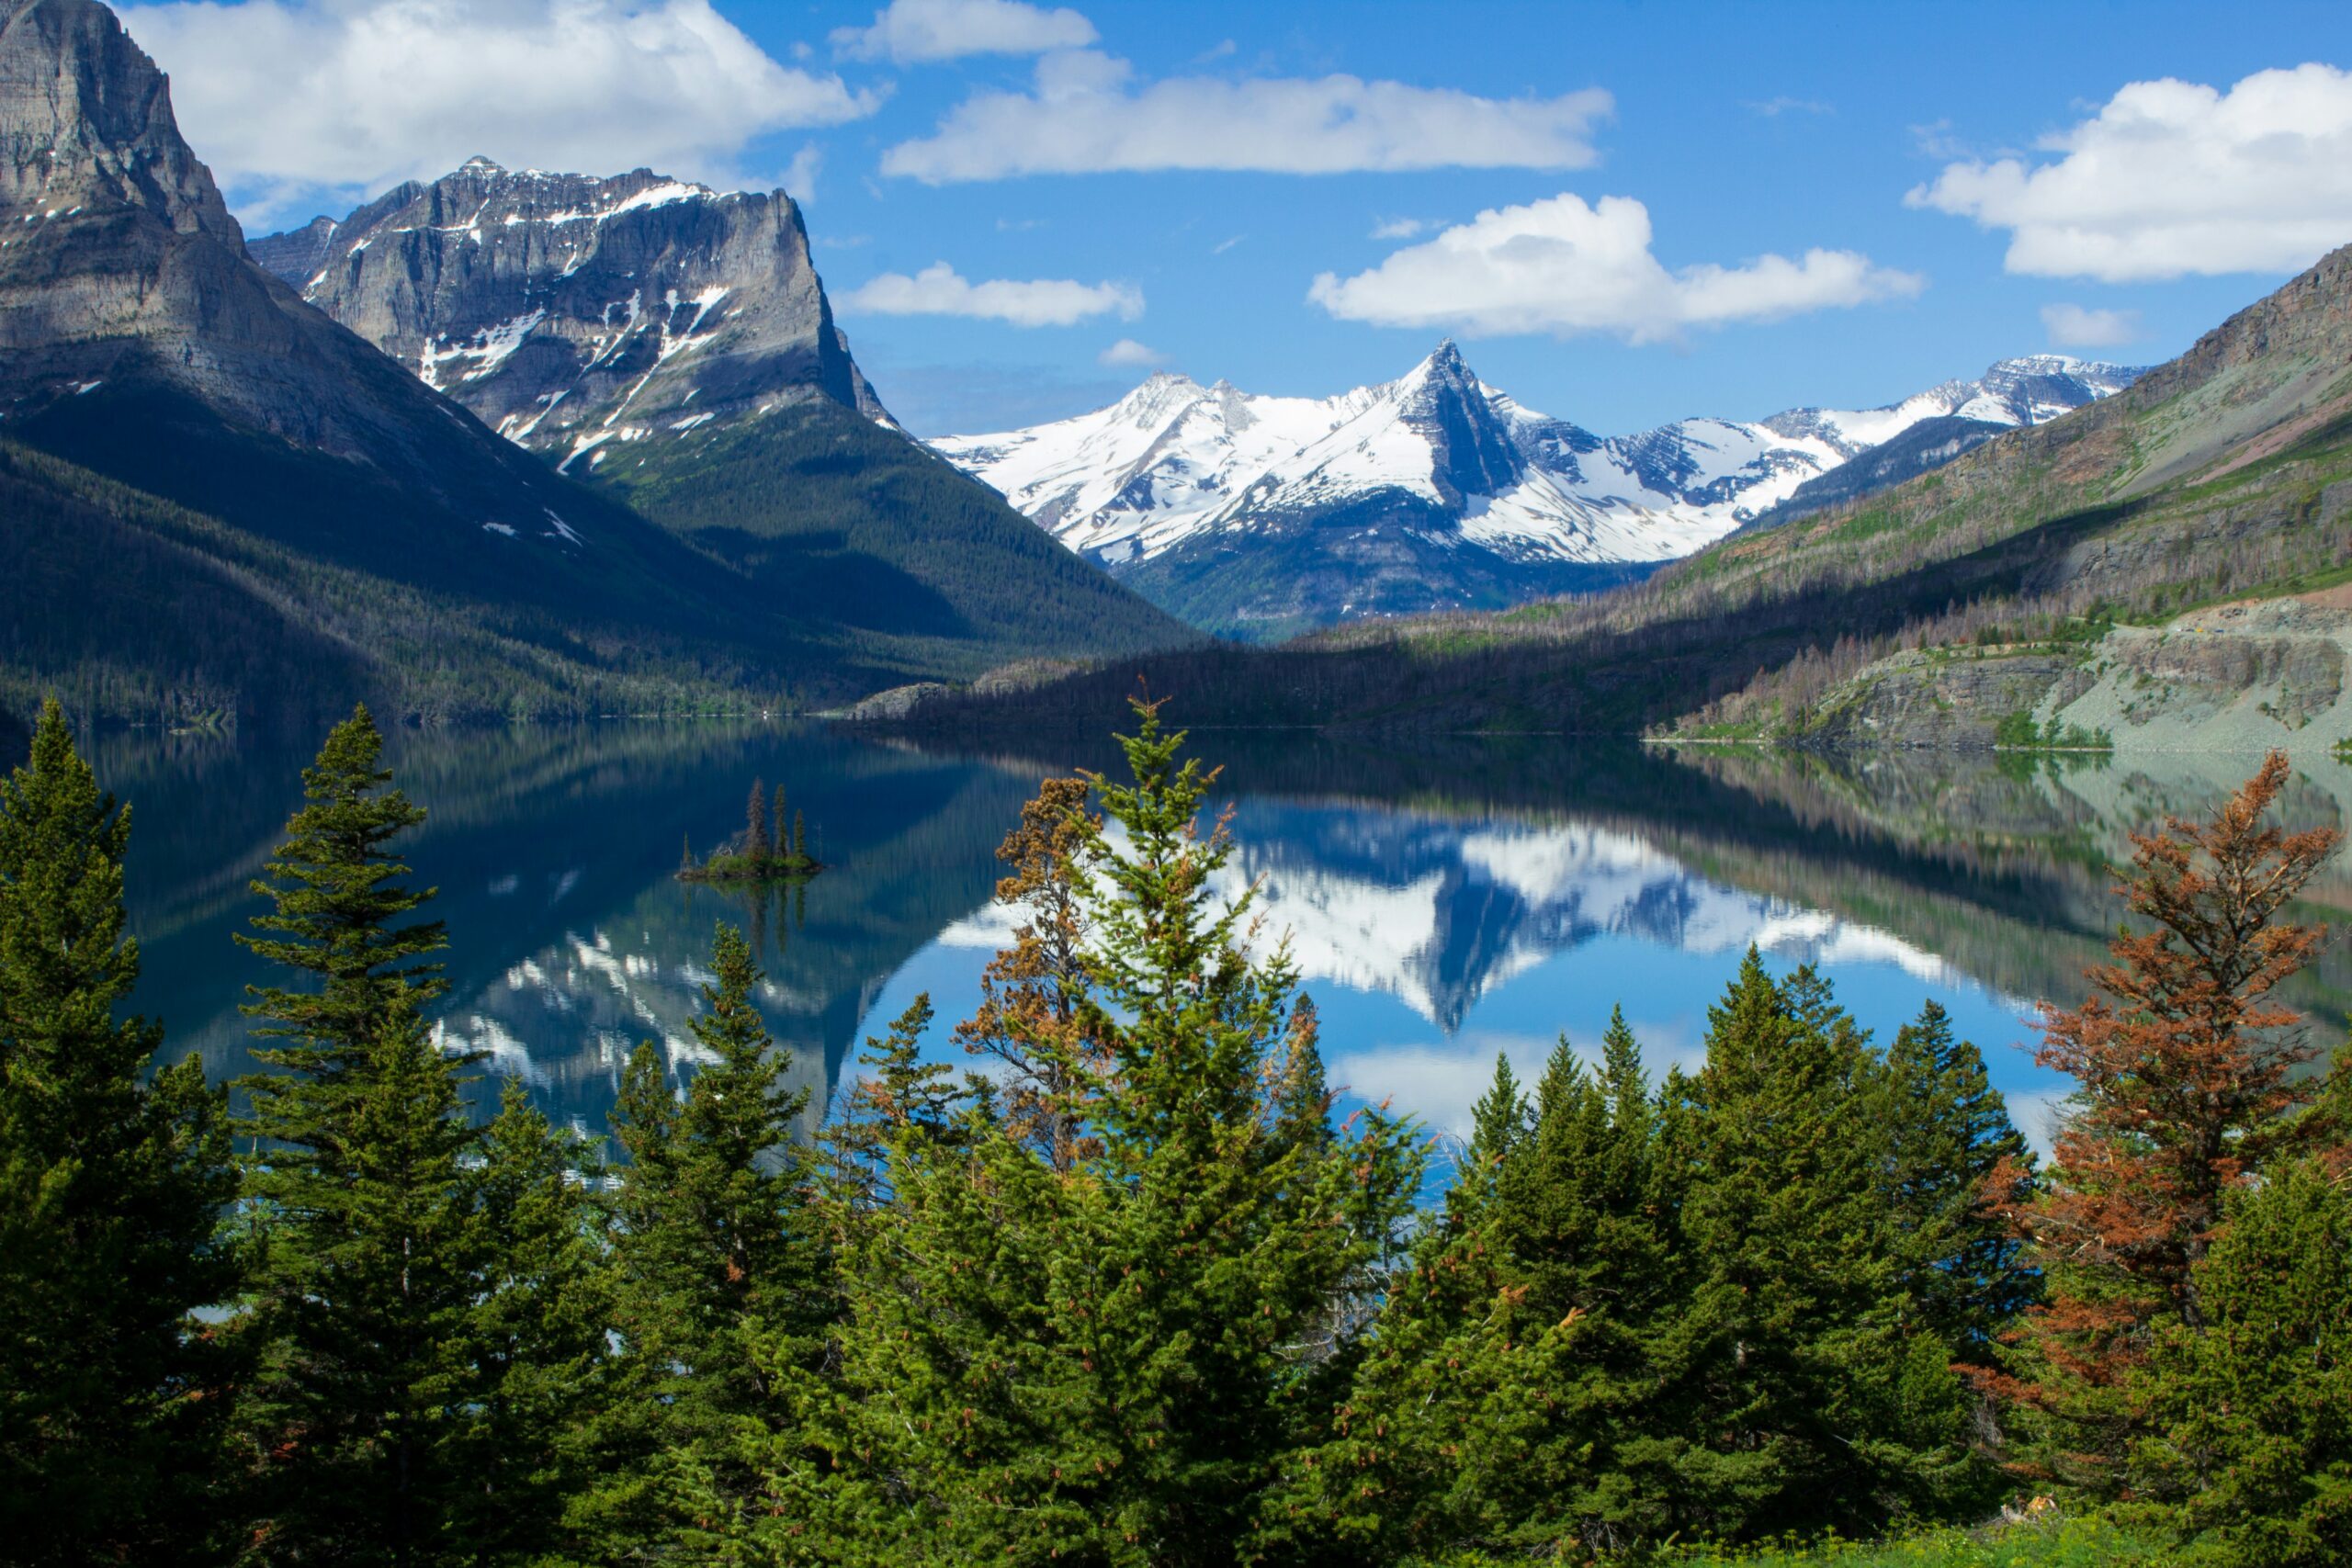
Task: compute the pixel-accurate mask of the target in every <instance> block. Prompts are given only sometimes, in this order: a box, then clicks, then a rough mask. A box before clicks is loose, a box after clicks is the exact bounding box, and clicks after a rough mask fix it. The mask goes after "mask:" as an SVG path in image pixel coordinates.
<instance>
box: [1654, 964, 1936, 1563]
mask: <svg viewBox="0 0 2352 1568" xmlns="http://www.w3.org/2000/svg"><path fill="white" fill-rule="evenodd" d="M1870 1071H1871V1063H1870V1057H1869V1052H1868V1046H1867V1042H1866V1041H1864V1040H1863V1038H1862V1037H1861V1035H1860V1032H1859V1031H1858V1030H1857V1029H1855V1027H1854V1026H1853V1023H1852V1021H1851V1020H1850V1019H1849V1018H1848V1017H1847V1016H1846V1015H1845V1014H1844V1013H1843V1012H1842V1011H1840V1010H1838V1009H1837V1008H1836V1007H1835V1005H1834V1003H1833V1002H1832V1001H1831V999H1830V998H1829V996H1828V993H1827V989H1826V986H1825V985H1824V984H1823V983H1822V982H1821V981H1820V980H1819V978H1818V977H1817V976H1815V975H1814V974H1812V972H1811V971H1809V970H1803V969H1801V970H1799V971H1797V972H1796V973H1795V974H1794V975H1792V976H1790V977H1789V979H1788V981H1787V982H1786V983H1785V984H1776V983H1775V982H1774V981H1773V980H1772V978H1771V976H1769V975H1768V974H1766V973H1765V971H1764V968H1763V965H1762V963H1761V962H1760V960H1759V959H1758V955H1757V953H1755V952H1754V951H1753V950H1752V949H1751V950H1750V952H1749V953H1748V954H1747V959H1746V960H1745V961H1744V962H1743V964H1741V966H1740V972H1739V974H1738V976H1737V977H1736V979H1735V980H1734V981H1733V982H1732V984H1731V986H1730V987H1729V989H1728V991H1727V992H1726V994H1725V996H1724V999H1723V1001H1722V1002H1721V1003H1719V1004H1718V1005H1717V1006H1715V1007H1714V1008H1713V1009H1712V1010H1710V1012H1709V1014H1708V1032H1707V1062H1706V1066H1705V1067H1704V1069H1703V1070H1702V1072H1701V1073H1700V1074H1699V1076H1698V1078H1697V1080H1696V1082H1695V1084H1694V1085H1693V1086H1692V1087H1693V1089H1694V1091H1695V1095H1696V1099H1697V1101H1698V1105H1699V1109H1700V1118H1699V1122H1698V1124H1697V1127H1696V1129H1695V1131H1696V1134H1697V1137H1696V1146H1695V1148H1694V1150H1693V1154H1694V1156H1695V1169H1694V1170H1693V1172H1692V1174H1691V1180H1690V1186H1689V1189H1688V1191H1687V1193H1686V1195H1685V1196H1684V1198H1683V1200H1682V1223H1681V1235H1682V1236H1683V1238H1684V1244H1685V1246H1686V1247H1689V1248H1690V1250H1691V1255H1692V1257H1693V1260H1694V1267H1695V1269H1696V1270H1697V1276H1698V1277H1697V1279H1696V1280H1695V1281H1694V1284H1693V1289H1692V1292H1691V1299H1690V1302H1689V1304H1688V1306H1687V1308H1686V1309H1685V1313H1686V1315H1685V1316H1684V1317H1683V1320H1682V1321H1681V1322H1680V1323H1679V1324H1677V1325H1674V1326H1673V1327H1672V1328H1671V1329H1670V1330H1669V1331H1668V1334H1667V1335H1666V1336H1664V1337H1663V1341H1662V1348H1661V1351H1660V1354H1661V1356H1662V1357H1663V1358H1664V1359H1665V1361H1666V1363H1667V1369H1668V1371H1669V1373H1670V1375H1671V1377H1672V1379H1673V1382H1672V1384H1671V1392H1670V1393H1668V1395H1667V1396H1666V1397H1665V1398H1663V1399H1661V1401H1660V1402H1659V1403H1658V1404H1657V1405H1656V1406H1655V1407H1654V1408H1655V1409H1656V1410H1657V1412H1658V1413H1659V1414H1660V1415H1661V1416H1664V1417H1665V1418H1666V1420H1667V1421H1668V1424H1669V1425H1668V1427H1667V1428H1666V1429H1667V1430H1668V1431H1669V1432H1679V1433H1680V1434H1683V1435H1684V1436H1682V1437H1680V1438H1674V1437H1668V1438H1664V1439H1663V1440H1661V1442H1660V1443H1659V1444H1658V1445H1657V1448H1656V1450H1655V1458H1656V1460H1657V1462H1659V1463H1660V1464H1662V1465H1666V1466H1669V1467H1670V1468H1671V1470H1672V1472H1674V1475H1675V1482H1674V1487H1675V1491H1676V1493H1677V1498H1676V1506H1678V1508H1679V1509H1680V1510H1681V1511H1682V1517H1681V1526H1682V1529H1684V1531H1685V1533H1687V1534H1691V1535H1697V1536H1702V1537H1703V1536H1719V1537H1731V1536H1754V1535H1758V1534H1769V1533H1773V1532H1777V1531H1780V1530H1782V1529H1799V1530H1810V1529H1821V1528H1824V1527H1826V1526H1831V1525H1836V1526H1838V1527H1840V1528H1843V1529H1871V1528H1875V1527H1877V1526H1879V1525H1881V1524H1883V1522H1884V1521H1885V1520H1886V1519H1887V1518H1888V1517H1891V1516H1893V1515H1894V1514H1896V1513H1898V1512H1901V1511H1904V1510H1905V1509H1906V1508H1918V1507H1923V1506H1936V1505H1938V1504H1939V1503H1941V1502H1943V1501H1944V1500H1945V1499H1946V1498H1947V1497H1948V1495H1949V1494H1950V1492H1951V1489H1952V1488H1954V1487H1956V1486H1958V1485H1960V1484H1962V1483H1963V1482H1965V1481H1966V1480H1967V1479H1969V1477H1970V1474H1971V1472H1970V1469H1969V1465H1968V1461H1967V1459H1966V1453H1965V1450H1964V1448H1963V1446H1962V1442H1961V1438H1962V1393H1961V1389H1960V1386H1959V1384H1958V1382H1957V1380H1956V1379H1955V1378H1954V1377H1953V1375H1952V1374H1951V1371H1950V1367H1949V1362H1950V1352H1949V1350H1948V1348H1947V1347H1946V1346H1945V1345H1944V1344H1943V1343H1942V1341H1941V1340H1940V1339H1939V1338H1937V1337H1934V1336H1931V1335H1928V1334H1925V1333H1921V1332H1914V1331H1912V1330H1910V1329H1908V1328H1907V1327H1906V1318H1907V1317H1908V1315H1909V1314H1908V1313H1907V1312H1906V1309H1905V1303H1904V1301H1903V1298H1902V1296H1901V1292H1900V1280H1901V1269H1900V1262H1899V1259H1898V1258H1897V1256H1896V1251H1895V1247H1894V1240H1893V1237H1892V1235H1891V1234H1890V1227H1889V1225H1888V1224H1887V1216H1886V1214H1885V1213H1884V1212H1883V1206H1882V1204H1881V1202H1880V1199H1879V1190H1878V1186H1877V1180H1876V1178H1877V1174H1878V1172H1877V1166H1878V1164H1879V1156H1878V1154H1877V1151H1876V1149H1875V1147H1874V1146H1873V1145H1874V1139H1873V1137H1872V1136H1871V1133H1870V1131H1869V1121H1868V1094H1867V1090H1868V1089H1869V1087H1870V1085H1869V1081H1868V1080H1869V1074H1870ZM1864 1439H1867V1440H1864Z"/></svg>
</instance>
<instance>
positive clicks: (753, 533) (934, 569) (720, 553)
mask: <svg viewBox="0 0 2352 1568" xmlns="http://www.w3.org/2000/svg"><path fill="white" fill-rule="evenodd" d="M594 482H595V484H596V485H597V487H598V488H599V489H601V490H603V491H606V492H607V493H610V494H613V495H616V496H617V497H619V498H620V499H622V500H624V501H626V502H628V504H629V505H631V506H632V507H634V508H635V509H636V510H637V511H638V512H639V513H641V514H643V515H644V516H647V517H650V518H651V519H653V520H654V521H655V522H657V523H660V524H662V525H663V526H665V527H667V528H670V529H672V530H673V531H674V532H675V533H677V534H678V535H679V536H682V537H684V538H685V539H687V540H688V541H690V542H691V543H693V544H694V545H695V546H696V547H699V548H701V549H703V550H706V551H707V552H709V553H710V554H711V555H713V556H715V557H717V558H719V559H721V560H723V561H725V562H726V563H727V564H728V565H729V566H731V567H733V568H734V569H735V570H738V571H740V572H741V573H742V574H743V575H744V576H745V577H747V578H748V579H749V580H750V581H751V582H752V587H753V591H754V592H756V593H757V594H758V595H759V597H760V600H761V602H762V603H763V604H765V605H766V606H767V607H769V608H770V609H771V610H772V611H774V612H775V613H776V614H778V615H783V616H785V617H786V618H787V619H788V620H790V621H791V622H793V623H795V624H797V625H805V626H811V627H824V628H827V629H829V630H831V631H833V632H834V633H835V635H838V636H842V637H849V638H852V639H854V640H856V641H857V642H858V643H859V645H860V646H864V647H869V648H871V649H874V650H875V651H876V655H877V662H879V661H880V660H881V659H884V658H887V659H888V660H891V661H894V662H896V663H898V664H899V666H901V667H903V668H908V669H918V670H923V671H930V672H935V673H937V674H939V675H944V676H955V677H962V678H968V677H970V676H973V675H977V674H978V673H979V672H980V671H983V670H986V669H988V668H989V667H990V666H992V665H995V664H1001V663H1003V662H1006V661H1008V660H1013V659H1019V658H1028V657H1045V658H1057V657H1058V658H1071V657H1082V656H1087V655H1103V654H1132V653H1139V652H1144V651H1148V650H1150V649H1165V648H1169V647H1172V646H1177V645H1181V644H1184V643H1191V642H1196V641H1198V640H1200V639H1199V637H1198V636H1197V634H1195V633H1193V631H1192V630H1191V629H1190V628H1189V627H1187V626H1185V625H1184V624H1183V623H1182V622H1181V621H1179V620H1177V619H1175V618H1174V617H1173V616H1171V615H1167V614H1165V613H1164V612H1162V611H1160V610H1158V609H1155V608H1154V607H1152V605H1151V604H1148V603H1147V602H1146V601H1145V600H1143V599H1142V598H1141V597H1139V596H1138V595H1137V594H1136V593H1135V592H1133V591H1132V590H1130V589H1127V588H1125V587H1122V586H1120V585H1119V584H1118V583H1116V582H1114V581H1112V580H1111V579H1110V578H1109V577H1108V576H1106V575H1104V574H1103V571H1102V570H1099V569H1098V568H1096V567H1093V566H1091V565H1089V564H1088V563H1086V562H1085V561H1082V560H1080V558H1078V557H1077V556H1076V555H1073V554H1072V553H1071V552H1070V551H1069V549H1068V548H1066V547H1063V546H1062V545H1061V544H1059V543H1058V542H1057V541H1056V540H1055V539H1054V538H1053V536H1051V535H1048V534H1046V532H1045V531H1044V530H1042V529H1040V528H1038V527H1036V526H1035V525H1032V524H1031V523H1030V522H1029V521H1028V520H1027V519H1026V518H1024V517H1023V516H1022V515H1021V514H1020V513H1017V512H1015V511H1013V510H1012V508H1011V507H1009V506H1007V505H1006V504H1004V502H1003V501H1002V500H1001V499H1000V498H999V497H998V496H997V494H996V493H995V492H994V491H990V490H989V488H988V487H987V486H985V485H982V484H980V483H979V482H978V480H975V479H971V478H969V477H968V476H967V475H965V474H963V473H961V472H959V471H958V470H957V469H956V468H954V467H952V466H951V465H949V464H948V463H947V462H946V461H945V460H944V459H943V458H941V457H937V456H935V455H933V453H932V452H930V451H929V450H928V449H927V448H925V447H923V446H920V445H919V444H917V443H915V442H912V441H910V440H908V439H907V438H906V437H905V436H903V435H901V434H898V433H897V432H896V431H894V430H886V429H884V428H882V427H880V426H878V425H876V423H873V422H872V421H871V420H868V419H866V418H865V417H863V416H862V415H859V414H857V413H855V412H852V411H851V410H848V409H845V408H843V407H842V406H841V405H839V404H837V403H833V402H830V401H825V400H813V399H812V400H805V401H802V402H798V403H793V404H788V405H786V406H784V407H780V408H776V409H774V410H772V411H770V412H765V413H761V414H757V415H754V416H751V417H748V418H745V419H743V420H741V421H738V422H735V423H726V424H717V425H713V426H711V427H709V428H708V429H707V430H706V429H697V430H695V431H691V432H688V433H686V434H684V436H683V437H678V436H665V438H663V439H660V440H648V441H643V442H638V443H633V444H631V445H628V446H620V447H617V448H614V449H612V450H610V452H609V453H608V454H607V455H606V460H605V462H603V463H600V464H598V465H597V466H596V467H595V468H594ZM869 689H871V688H870V687H869Z"/></svg>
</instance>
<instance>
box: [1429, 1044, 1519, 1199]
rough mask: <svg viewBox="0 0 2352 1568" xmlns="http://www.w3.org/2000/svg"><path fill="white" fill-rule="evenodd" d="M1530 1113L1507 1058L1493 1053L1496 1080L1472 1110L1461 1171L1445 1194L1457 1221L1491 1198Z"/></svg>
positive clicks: (1488, 1086) (1515, 1149)
mask: <svg viewBox="0 0 2352 1568" xmlns="http://www.w3.org/2000/svg"><path fill="white" fill-rule="evenodd" d="M1532 1124H1533V1109H1532V1107H1531V1106H1530V1105H1529V1104H1528V1101H1527V1096H1526V1095H1525V1094H1524V1093H1522V1092H1521V1089H1520V1087H1519V1076H1518V1075H1517V1074H1516V1073H1514V1072H1512V1071H1511V1067H1510V1057H1509V1056H1507V1055H1504V1054H1503V1053H1501V1052H1499V1051H1498V1052H1496V1053H1495V1077H1494V1081H1493V1082H1492V1083H1490V1084H1489V1085H1487V1092H1486V1093H1485V1094H1483V1095H1481V1096H1479V1097H1478V1100H1477V1103H1476V1104H1475V1105H1473V1106H1471V1108H1470V1141H1469V1143H1468V1144H1466V1145H1464V1146H1463V1150H1462V1157H1461V1161H1460V1168H1459V1170H1458V1171H1457V1172H1456V1175H1455V1179H1454V1183H1453V1188H1452V1189H1451V1190H1449V1191H1448V1192H1447V1194H1446V1206H1447V1208H1448V1210H1449V1211H1450V1212H1453V1213H1455V1214H1456V1216H1457V1219H1459V1220H1466V1219H1467V1217H1468V1214H1469V1213H1470V1211H1472V1210H1474V1209H1476V1210H1483V1209H1484V1208H1485V1207H1486V1204H1487V1200H1488V1198H1489V1197H1490V1196H1491V1195H1492V1194H1493V1192H1494V1189H1495V1182H1496V1180H1497V1179H1498V1177H1499V1176H1500V1174H1501V1172H1502V1168H1503V1166H1504V1165H1505V1164H1506V1163H1507V1162H1508V1161H1509V1160H1510V1158H1511V1156H1514V1155H1516V1154H1517V1153H1518V1152H1519V1149H1520V1145H1521V1144H1523V1143H1524V1142H1525V1141H1526V1139H1527V1137H1528V1134H1530V1133H1531V1132H1532Z"/></svg>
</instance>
